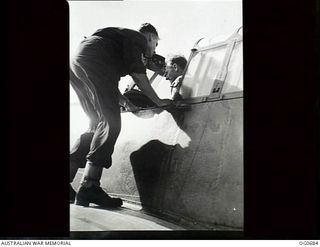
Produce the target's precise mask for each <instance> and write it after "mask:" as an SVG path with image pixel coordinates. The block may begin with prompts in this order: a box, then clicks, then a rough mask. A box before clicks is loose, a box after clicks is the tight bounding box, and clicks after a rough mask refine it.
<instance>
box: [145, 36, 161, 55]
mask: <svg viewBox="0 0 320 247" xmlns="http://www.w3.org/2000/svg"><path fill="white" fill-rule="evenodd" d="M158 41H159V38H158V37H157V36H156V35H154V34H151V35H150V36H149V38H148V43H147V51H146V54H145V55H146V57H152V55H153V54H154V53H155V51H156V47H157V46H158Z"/></svg>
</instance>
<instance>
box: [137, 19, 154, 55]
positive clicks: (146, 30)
mask: <svg viewBox="0 0 320 247" xmlns="http://www.w3.org/2000/svg"><path fill="white" fill-rule="evenodd" d="M139 32H140V33H142V34H143V35H144V36H145V37H146V39H147V41H148V44H147V45H148V46H147V51H146V53H145V56H146V57H148V58H150V57H152V55H153V54H154V53H155V50H156V47H157V46H158V41H159V35H158V32H157V30H156V29H155V27H154V26H152V25H151V24H150V23H144V24H142V25H141V27H140V28H139Z"/></svg>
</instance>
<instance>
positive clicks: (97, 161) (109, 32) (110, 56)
mask: <svg viewBox="0 0 320 247" xmlns="http://www.w3.org/2000/svg"><path fill="white" fill-rule="evenodd" d="M158 40H159V37H158V33H157V30H156V29H155V28H154V27H153V26H152V25H151V24H149V23H145V24H143V25H142V26H141V28H140V29H139V31H134V30H131V29H125V28H113V27H109V28H103V29H99V30H97V31H96V32H95V33H94V34H92V35H91V36H90V37H88V38H85V39H84V40H83V41H82V42H81V43H80V46H79V48H78V50H77V52H76V54H75V56H74V57H73V58H72V60H71V64H70V83H71V85H72V87H73V89H74V90H75V92H76V94H77V96H78V98H79V101H80V104H81V106H82V108H83V110H84V112H85V113H86V115H87V116H88V117H89V119H90V127H89V129H88V131H87V132H86V133H84V134H82V135H81V136H80V138H79V139H78V140H77V142H76V143H75V145H74V146H73V148H72V149H71V151H70V183H71V182H72V181H73V179H74V177H75V175H76V173H77V170H78V168H83V167H84V168H85V169H84V173H83V176H82V179H81V185H80V187H79V189H78V192H77V193H76V192H75V191H74V189H73V188H72V186H71V184H70V202H74V201H75V203H76V204H77V205H82V206H89V204H90V203H95V204H97V205H100V206H102V207H119V206H121V205H122V200H121V199H120V198H111V197H110V196H109V195H108V194H107V193H106V192H105V191H104V190H103V189H102V188H101V187H100V179H101V176H102V170H103V168H109V167H110V166H111V164H112V159H111V156H112V153H113V151H114V146H115V143H116V140H117V138H118V136H119V133H120V129H121V118H120V107H119V104H120V105H122V106H123V107H125V108H126V109H127V110H129V111H136V110H138V108H137V107H136V106H135V105H133V104H132V103H131V102H130V101H129V100H128V99H127V98H126V97H124V96H123V95H122V94H121V93H120V92H119V89H118V83H119V80H120V77H122V76H126V75H130V76H131V77H132V78H133V80H134V81H135V83H136V84H137V85H138V87H139V88H140V90H141V91H142V93H144V94H145V95H146V96H148V97H149V98H150V100H152V101H153V102H154V103H155V104H156V105H158V106H164V105H168V104H170V103H171V100H169V99H160V98H159V97H158V96H157V94H156V93H155V92H154V90H153V89H152V87H151V86H150V83H149V80H148V77H147V76H146V67H145V60H146V59H148V58H150V57H152V55H153V54H154V53H155V49H156V46H157V45H158Z"/></svg>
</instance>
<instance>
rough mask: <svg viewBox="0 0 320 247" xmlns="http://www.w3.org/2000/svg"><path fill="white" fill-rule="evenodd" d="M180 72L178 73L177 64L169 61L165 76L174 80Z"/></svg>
mask: <svg viewBox="0 0 320 247" xmlns="http://www.w3.org/2000/svg"><path fill="white" fill-rule="evenodd" d="M179 75H180V74H179V73H178V68H177V64H172V65H170V63H168V64H167V65H166V71H165V77H166V80H169V81H171V82H173V81H174V80H175V79H176V78H177V77H178V76H179Z"/></svg>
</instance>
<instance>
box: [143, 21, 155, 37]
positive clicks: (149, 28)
mask: <svg viewBox="0 0 320 247" xmlns="http://www.w3.org/2000/svg"><path fill="white" fill-rule="evenodd" d="M139 32H140V33H152V34H155V35H156V36H157V37H159V35H158V32H157V29H156V28H155V27H154V26H152V25H151V24H150V23H143V24H142V25H141V27H140V28H139Z"/></svg>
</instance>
